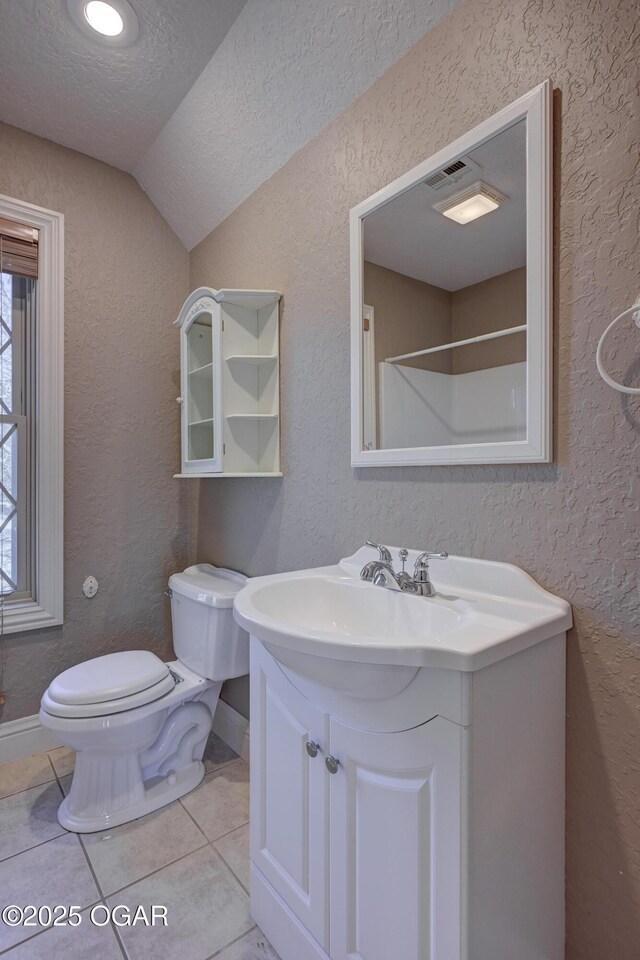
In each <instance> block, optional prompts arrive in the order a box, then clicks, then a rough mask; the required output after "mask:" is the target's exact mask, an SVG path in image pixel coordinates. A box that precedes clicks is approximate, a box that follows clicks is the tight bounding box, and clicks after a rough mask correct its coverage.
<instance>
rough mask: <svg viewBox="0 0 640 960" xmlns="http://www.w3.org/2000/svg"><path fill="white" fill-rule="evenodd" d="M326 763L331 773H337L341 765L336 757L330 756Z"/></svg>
mask: <svg viewBox="0 0 640 960" xmlns="http://www.w3.org/2000/svg"><path fill="white" fill-rule="evenodd" d="M324 765H325V767H326V768H327V770H328V771H329V773H337V772H338V767H339V766H340V761H339V760H336V758H335V757H332V756H328V757H327V758H326V759H325V761H324Z"/></svg>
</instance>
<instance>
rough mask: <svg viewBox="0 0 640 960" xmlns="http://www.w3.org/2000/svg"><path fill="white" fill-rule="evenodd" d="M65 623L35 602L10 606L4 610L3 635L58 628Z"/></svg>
mask: <svg viewBox="0 0 640 960" xmlns="http://www.w3.org/2000/svg"><path fill="white" fill-rule="evenodd" d="M62 623H63V619H62V617H61V616H58V615H57V614H55V613H52V612H51V611H49V610H45V609H44V607H41V606H40V604H38V603H35V601H33V600H31V601H27V602H25V603H15V604H8V605H7V606H5V608H4V618H3V624H2V633H3V635H4V636H9V635H10V634H12V633H23V632H25V631H27V630H40V629H42V628H44V627H58V626H60V625H61V624H62Z"/></svg>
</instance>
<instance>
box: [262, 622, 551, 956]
mask: <svg viewBox="0 0 640 960" xmlns="http://www.w3.org/2000/svg"><path fill="white" fill-rule="evenodd" d="M564 644H565V638H564V634H562V635H558V636H556V637H553V638H551V639H549V640H547V641H545V642H542V643H539V644H537V645H536V646H534V647H530V648H529V649H527V650H525V651H523V652H522V653H519V654H516V655H514V656H511V657H508V658H506V659H504V660H502V661H500V662H498V663H496V664H493V665H491V666H488V667H486V668H484V669H482V670H478V671H476V672H474V673H463V672H458V671H453V670H438V669H430V668H419V669H417V670H416V671H415V676H414V678H413V679H412V680H410V682H408V683H407V686H406V688H405V689H404V690H401V691H399V692H397V693H395V694H394V695H392V696H391V697H388V698H381V699H379V700H377V701H376V702H375V709H374V710H373V711H372V702H371V701H365V700H362V699H359V697H358V696H353V695H350V694H349V693H347V692H344V693H342V692H340V691H339V690H336V689H333V690H329V689H328V688H327V687H323V686H322V685H320V684H318V683H315V682H314V683H312V682H309V680H308V678H303V677H301V676H298V675H296V674H295V673H294V672H293V671H292V670H290V669H289V668H287V667H285V666H283V665H282V664H281V663H279V662H278V661H277V660H276V659H275V658H274V657H273V656H272V655H271V653H270V652H269V650H268V649H267V647H268V644H267V646H265V645H264V644H263V643H262V642H261V641H260V640H258V639H257V638H256V637H255V636H253V637H252V638H251V868H252V879H251V909H252V915H253V917H254V919H255V920H256V922H257V923H258V925H259V926H260V927H261V929H262V930H263V931H264V932H265V934H266V936H267V937H268V938H269V940H270V941H271V942H272V944H273V946H274V948H275V950H276V951H277V952H278V954H279V955H280V957H281V960H327V958H331V960H562V957H563V955H564V954H563V942H564V914H563V909H564V907H563V904H564V889H563V818H564V809H563V763H564V743H563V728H564V706H563V704H564ZM420 714H421V719H422V721H423V722H420V719H419V717H420ZM403 717H404V720H403ZM314 745H316V746H317V753H316V746H314ZM314 754H315V755H314ZM333 761H338V763H337V765H336V764H335V763H334V762H333Z"/></svg>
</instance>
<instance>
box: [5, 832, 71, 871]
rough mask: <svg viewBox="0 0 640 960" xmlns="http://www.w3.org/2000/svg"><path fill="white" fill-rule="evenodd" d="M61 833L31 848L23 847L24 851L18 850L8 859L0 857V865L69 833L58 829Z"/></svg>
mask: <svg viewBox="0 0 640 960" xmlns="http://www.w3.org/2000/svg"><path fill="white" fill-rule="evenodd" d="M60 829H61V830H62V833H57V834H56V835H55V837H49V838H48V839H47V840H41V841H40V843H34V844H33V846H32V847H25V848H24V850H18V851H17V853H10V854H9V856H8V857H0V864H1V863H7V862H8V861H9V860H13V859H14V857H20V856H21V855H22V854H23V853H30V851H31V850H36V849H37V848H38V847H44V845H45V843H52V842H53V841H54V840H59V839H60V837H65V836H67V834H68V833H69V831H68V830H65V829H64V827H60Z"/></svg>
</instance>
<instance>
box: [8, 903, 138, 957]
mask: <svg viewBox="0 0 640 960" xmlns="http://www.w3.org/2000/svg"><path fill="white" fill-rule="evenodd" d="M99 903H102V901H101V900H94V901H93V902H92V903H88V904H87V906H86V907H83V908H82V910H81V911H80V912H81V913H85V912H86V911H87V910H91V908H92V907H95V906H97V905H98V904H99ZM47 930H51V927H42V928H41V929H40V930H36V932H35V933H32V934H30V936H28V937H25V938H24V940H18V942H17V943H12V944H11V946H10V947H4V948H3V949H1V950H0V956H1V957H6V956H7V954H8V953H11V951H12V950H17V949H18V947H21V946H22V945H23V944H25V943H29V941H30V940H35V938H36V937H41V936H42V934H43V933H46V932H47ZM125 960H129V958H128V957H125Z"/></svg>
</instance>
